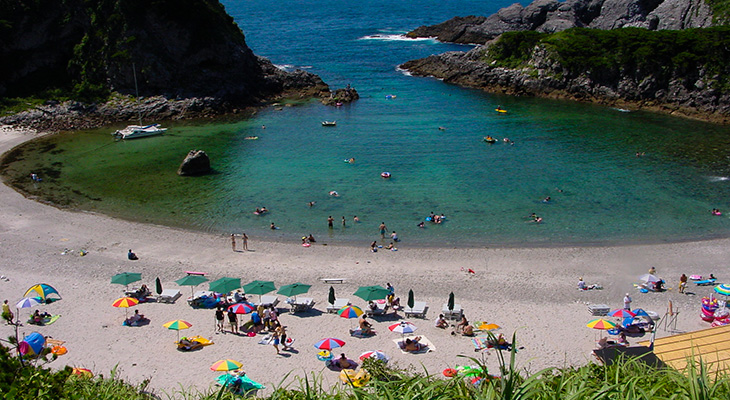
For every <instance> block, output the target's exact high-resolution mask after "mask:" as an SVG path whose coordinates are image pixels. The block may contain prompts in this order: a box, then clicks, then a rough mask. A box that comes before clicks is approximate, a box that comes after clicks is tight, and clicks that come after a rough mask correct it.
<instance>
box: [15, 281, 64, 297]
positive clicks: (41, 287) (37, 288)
mask: <svg viewBox="0 0 730 400" xmlns="http://www.w3.org/2000/svg"><path fill="white" fill-rule="evenodd" d="M32 294H37V295H38V296H37V297H40V298H41V299H43V300H45V299H46V297H48V296H49V295H51V294H57V295H58V299H59V300H60V299H61V295H60V294H59V293H58V291H57V290H56V289H55V288H54V287H53V286H51V285H49V284H46V283H39V284H37V285H33V286H31V287H30V288H29V289H28V290H26V291H25V294H23V297H36V296H30V295H32Z"/></svg>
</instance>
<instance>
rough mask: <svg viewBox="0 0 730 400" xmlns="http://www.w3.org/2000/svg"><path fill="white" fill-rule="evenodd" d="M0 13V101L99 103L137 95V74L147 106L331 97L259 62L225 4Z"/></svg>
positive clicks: (161, 1)
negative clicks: (160, 100) (152, 102)
mask: <svg viewBox="0 0 730 400" xmlns="http://www.w3.org/2000/svg"><path fill="white" fill-rule="evenodd" d="M0 10H2V13H0V60H2V62H1V63H0V98H1V97H26V96H40V97H45V98H49V97H54V95H58V94H60V95H61V96H59V97H66V98H72V99H74V100H82V101H85V102H87V103H92V102H94V101H98V100H99V99H103V98H106V97H107V96H108V95H109V94H110V93H113V92H117V93H121V94H127V95H133V94H134V93H135V79H134V72H136V76H137V82H138V86H139V94H140V95H141V96H155V95H161V96H164V97H165V98H167V99H171V100H173V101H174V100H175V99H189V98H198V99H207V100H206V101H205V102H206V104H207V106H209V107H212V109H213V110H216V111H227V110H230V109H232V108H235V107H240V106H248V105H256V104H259V103H260V102H262V101H264V100H265V99H269V98H272V97H275V96H280V95H282V94H287V93H296V94H299V95H303V96H312V95H317V96H319V95H325V94H328V93H329V89H328V88H327V86H326V85H325V84H324V82H322V80H321V79H320V78H319V77H318V76H316V75H313V74H310V73H307V72H303V71H296V72H294V73H287V72H284V71H282V70H280V69H278V68H276V67H275V66H274V65H273V64H272V63H271V62H269V61H268V60H266V59H263V58H260V57H257V56H256V55H255V54H253V52H252V51H251V49H249V48H248V46H247V45H246V42H245V37H244V35H243V33H242V32H241V30H240V29H239V28H238V26H237V25H236V24H235V23H234V21H233V19H232V18H231V17H230V16H229V15H228V14H226V12H225V9H224V8H223V6H222V5H221V4H220V3H219V1H218V0H95V1H86V0H0ZM76 108H78V107H76ZM183 108H184V107H183Z"/></svg>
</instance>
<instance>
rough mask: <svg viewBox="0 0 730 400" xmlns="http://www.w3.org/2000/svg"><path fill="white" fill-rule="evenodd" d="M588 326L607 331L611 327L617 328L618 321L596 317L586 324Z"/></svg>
mask: <svg viewBox="0 0 730 400" xmlns="http://www.w3.org/2000/svg"><path fill="white" fill-rule="evenodd" d="M586 326H587V327H589V328H591V329H601V330H604V331H607V330H609V329H613V328H615V327H616V323H615V322H611V321H609V320H607V319H603V318H598V319H594V320H593V321H591V322H589V323H588V324H586Z"/></svg>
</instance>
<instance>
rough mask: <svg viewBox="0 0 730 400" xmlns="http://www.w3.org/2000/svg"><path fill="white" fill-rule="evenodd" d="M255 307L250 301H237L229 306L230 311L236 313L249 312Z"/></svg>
mask: <svg viewBox="0 0 730 400" xmlns="http://www.w3.org/2000/svg"><path fill="white" fill-rule="evenodd" d="M255 309H256V308H254V306H252V305H250V304H248V303H237V304H234V305H232V306H230V307H228V311H233V312H234V313H236V314H248V313H250V312H251V311H253V310H255Z"/></svg>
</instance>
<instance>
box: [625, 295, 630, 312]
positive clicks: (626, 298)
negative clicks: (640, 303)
mask: <svg viewBox="0 0 730 400" xmlns="http://www.w3.org/2000/svg"><path fill="white" fill-rule="evenodd" d="M624 310H629V311H631V296H629V294H628V293H626V296H624Z"/></svg>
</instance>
